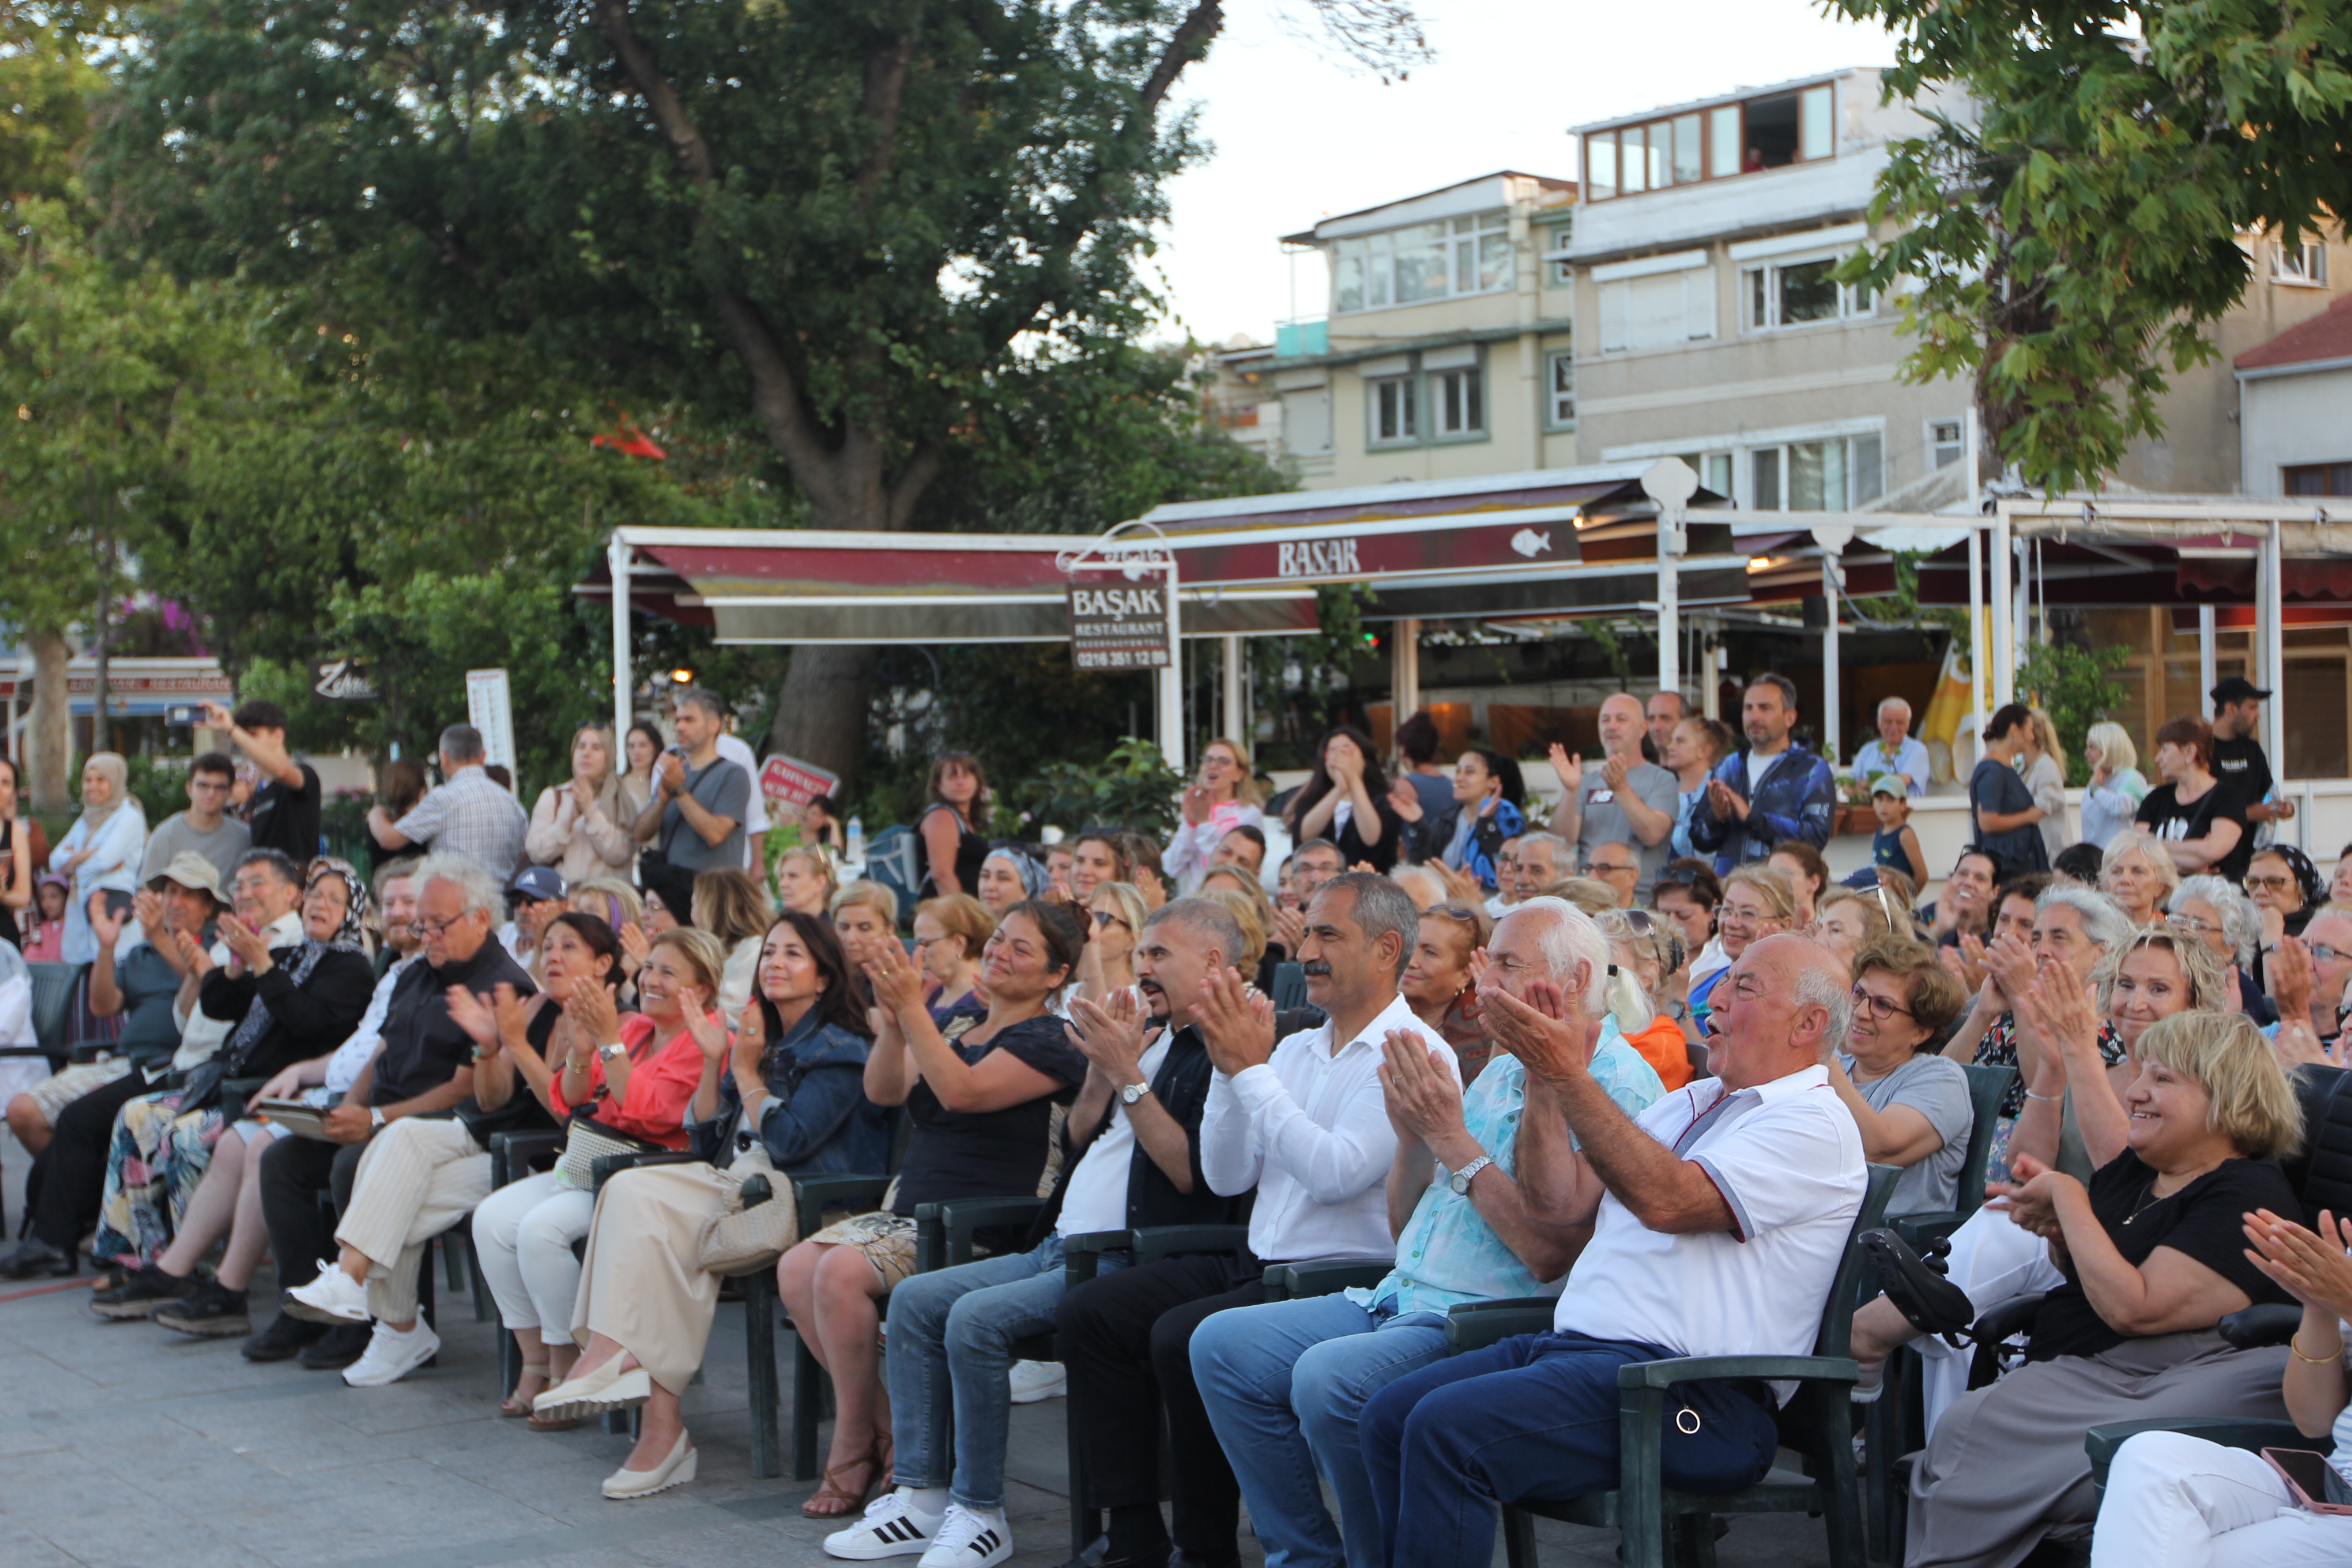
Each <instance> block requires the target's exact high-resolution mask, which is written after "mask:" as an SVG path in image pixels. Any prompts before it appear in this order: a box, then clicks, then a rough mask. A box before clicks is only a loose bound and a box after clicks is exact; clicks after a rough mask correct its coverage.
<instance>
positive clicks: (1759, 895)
mask: <svg viewBox="0 0 2352 1568" xmlns="http://www.w3.org/2000/svg"><path fill="white" fill-rule="evenodd" d="M1796 923H1797V891H1796V889H1794V888H1791V887H1790V885H1789V877H1788V873H1786V872H1785V871H1779V870H1775V869H1774V868H1771V867H1769V866H1742V867H1740V868H1738V870H1736V871H1734V872H1732V873H1731V875H1729V876H1728V877H1726V878H1725V879H1723V901H1722V902H1721V903H1719V904H1717V905H1716V907H1715V925H1716V934H1717V936H1718V937H1720V938H1721V939H1722V941H1723V967H1722V968H1720V969H1717V970H1716V971H1714V972H1712V973H1708V974H1706V975H1704V976H1702V977H1701V978H1699V979H1698V980H1696V981H1694V982H1693V983H1692V984H1691V996H1690V1005H1691V1013H1692V1014H1693V1016H1696V1018H1697V1019H1698V1023H1699V1028H1700V1030H1701V1032H1702V1033H1703V1032H1705V1030H1706V1019H1707V1016H1708V1015H1709V1014H1710V1013H1711V1012H1713V1011H1714V1009H1713V1007H1712V1006H1710V1005H1709V999H1710V998H1711V997H1712V996H1713V995H1714V994H1715V988H1716V985H1717V983H1718V982H1720V981H1721V980H1722V979H1723V977H1724V976H1725V975H1727V974H1728V973H1731V966H1732V965H1733V964H1734V963H1738V962H1739V955H1740V954H1741V953H1743V952H1747V951H1748V943H1749V942H1759V941H1761V940H1762V939H1764V938H1765V937H1768V936H1779V935H1780V933H1781V932H1782V931H1790V930H1792V929H1794V927H1795V926H1796Z"/></svg>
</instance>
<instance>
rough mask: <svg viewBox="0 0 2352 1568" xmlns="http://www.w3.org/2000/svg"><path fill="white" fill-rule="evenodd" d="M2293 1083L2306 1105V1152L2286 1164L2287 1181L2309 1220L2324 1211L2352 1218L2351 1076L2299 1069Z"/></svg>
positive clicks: (2340, 1070) (2321, 1069)
mask: <svg viewBox="0 0 2352 1568" xmlns="http://www.w3.org/2000/svg"><path fill="white" fill-rule="evenodd" d="M2291 1081H2292V1082H2293V1083H2294V1093H2295V1098H2296V1099H2297V1100H2300V1101H2301V1102H2302V1104H2303V1148H2302V1149H2301V1150H2300V1151H2298V1152H2296V1154H2295V1157H2294V1159H2292V1160H2289V1161H2286V1162H2284V1164H2285V1167H2286V1174H2287V1180H2289V1181H2291V1182H2293V1183H2294V1190H2295V1192H2296V1193H2297V1194H2299V1195H2300V1196H2301V1197H2302V1199H2303V1206H2304V1207H2305V1208H2306V1209H2308V1210H2310V1211H2311V1212H2310V1214H2309V1215H2306V1216H2305V1217H2306V1218H2308V1219H2315V1218H2316V1217H2317V1215H2318V1214H2319V1211H2320V1210H2321V1209H2327V1210H2330V1211H2331V1212H2333V1213H2336V1214H2345V1213H2347V1212H2352V1072H2347V1071H2346V1070H2345V1069H2343V1068H2329V1067H2318V1066H2310V1067H2301V1068H2296V1069H2295V1071H2294V1078H2293V1079H2292V1080H2291Z"/></svg>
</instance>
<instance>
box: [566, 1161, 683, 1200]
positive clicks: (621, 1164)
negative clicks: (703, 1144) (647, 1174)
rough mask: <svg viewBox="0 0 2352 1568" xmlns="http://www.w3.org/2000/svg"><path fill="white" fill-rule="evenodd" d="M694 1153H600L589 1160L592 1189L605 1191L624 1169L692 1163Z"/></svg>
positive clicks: (633, 1169) (631, 1169)
mask: <svg viewBox="0 0 2352 1568" xmlns="http://www.w3.org/2000/svg"><path fill="white" fill-rule="evenodd" d="M694 1163H696V1161H695V1158H694V1156H693V1155H691V1154H688V1153H685V1152H677V1153H670V1154H599V1155H597V1156H596V1157H595V1158H594V1159H593V1160H591V1161H589V1162H588V1173H589V1181H590V1182H591V1183H592V1184H593V1185H592V1186H591V1189H590V1190H591V1191H593V1192H599V1193H601V1192H603V1191H604V1184H605V1183H606V1182H609V1181H611V1180H612V1179H613V1178H614V1176H617V1175H619V1174H620V1173H622V1172H624V1171H635V1170H637V1169H639V1168H641V1167H643V1166H646V1165H691V1164H694Z"/></svg>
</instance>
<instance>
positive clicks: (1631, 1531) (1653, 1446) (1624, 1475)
mask: <svg viewBox="0 0 2352 1568" xmlns="http://www.w3.org/2000/svg"><path fill="white" fill-rule="evenodd" d="M1618 1400H1619V1404H1618V1406H1617V1430H1618V1444H1617V1448H1618V1455H1619V1458H1618V1466H1617V1520H1618V1531H1619V1534H1620V1535H1621V1536H1622V1546H1621V1550H1622V1552H1623V1554H1624V1561H1625V1568H1666V1538H1667V1535H1668V1525H1667V1521H1666V1515H1665V1478H1664V1473H1663V1472H1662V1470H1661V1468H1660V1453H1659V1448H1660V1445H1661V1441H1662V1438H1661V1434H1662V1432H1663V1430H1664V1426H1665V1419H1666V1411H1665V1403H1666V1401H1665V1394H1664V1391H1663V1390H1660V1389H1654V1388H1644V1389H1621V1390H1619V1391H1618Z"/></svg>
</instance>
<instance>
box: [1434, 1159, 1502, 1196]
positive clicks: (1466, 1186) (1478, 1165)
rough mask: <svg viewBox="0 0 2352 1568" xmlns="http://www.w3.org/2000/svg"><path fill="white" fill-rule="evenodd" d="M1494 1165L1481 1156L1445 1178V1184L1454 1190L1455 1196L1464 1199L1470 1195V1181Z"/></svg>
mask: <svg viewBox="0 0 2352 1568" xmlns="http://www.w3.org/2000/svg"><path fill="white" fill-rule="evenodd" d="M1493 1163H1495V1162H1494V1161H1492V1160H1490V1159H1488V1158H1487V1157H1486V1155H1484V1154H1481V1155H1479V1156H1478V1157H1477V1158H1476V1159H1475V1160H1473V1161H1471V1162H1470V1163H1468V1164H1466V1165H1465V1166H1463V1167H1462V1168H1461V1169H1460V1170H1458V1171H1456V1172H1454V1173H1453V1174H1452V1175H1450V1176H1448V1177H1446V1178H1445V1184H1446V1185H1447V1186H1449V1187H1452V1188H1453V1189H1454V1195H1455V1196H1457V1197H1465V1198H1466V1197H1468V1196H1469V1195H1470V1183H1471V1182H1472V1180H1473V1179H1474V1178H1475V1177H1476V1176H1477V1174H1478V1173H1479V1172H1481V1171H1483V1170H1485V1169H1486V1167H1487V1166H1489V1165H1491V1164H1493Z"/></svg>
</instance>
